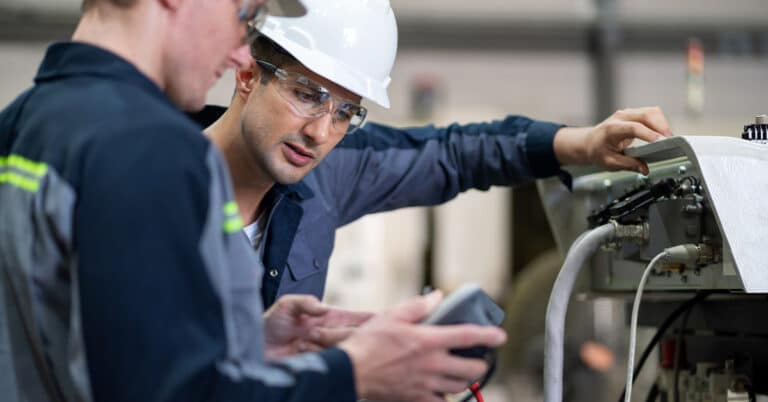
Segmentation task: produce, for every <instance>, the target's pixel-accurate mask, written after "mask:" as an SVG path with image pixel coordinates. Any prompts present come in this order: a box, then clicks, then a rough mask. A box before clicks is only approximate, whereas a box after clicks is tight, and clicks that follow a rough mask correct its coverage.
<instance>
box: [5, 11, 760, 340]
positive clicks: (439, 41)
mask: <svg viewBox="0 0 768 402" xmlns="http://www.w3.org/2000/svg"><path fill="white" fill-rule="evenodd" d="M392 5H393V8H394V9H395V13H396V15H397V18H398V24H399V27H400V49H399V54H398V58H397V62H396V65H395V69H394V72H393V75H392V78H393V81H392V86H391V99H392V108H391V109H390V110H384V109H381V108H378V107H375V106H372V107H371V109H372V111H371V120H374V121H378V122H384V123H389V124H393V125H420V124H426V123H434V124H437V125H445V124H449V123H452V122H471V121H481V120H489V119H494V118H501V117H503V116H505V115H507V114H523V115H526V116H530V117H534V118H538V119H545V120H552V121H557V122H561V123H565V124H569V125H587V124H594V123H596V122H599V121H600V120H602V119H603V118H605V117H607V116H608V115H609V114H610V113H612V112H613V111H615V110H616V109H619V108H625V107H632V106H647V105H659V106H661V107H662V108H663V110H664V111H665V113H666V114H667V117H668V118H669V120H670V122H671V124H672V128H673V131H674V132H675V133H676V134H678V135H681V134H685V135H733V136H738V135H739V134H740V132H741V128H742V126H743V125H744V124H747V123H749V122H750V121H751V120H752V119H753V117H754V116H755V115H757V114H762V113H767V112H768V91H766V89H765V88H764V87H765V85H766V83H768V25H766V23H765V22H766V21H768V7H766V6H768V4H766V2H765V0H732V1H722V0H677V1H673V2H672V1H666V0H646V1H633V0H475V1H465V0H420V1H414V0H392ZM78 9H79V1H78V0H0V105H5V104H7V103H9V102H10V101H11V100H12V99H13V98H14V97H15V96H16V95H17V94H18V93H19V92H20V91H22V90H23V89H24V88H26V87H28V86H29V85H30V84H31V81H32V78H33V76H34V73H35V69H36V67H37V65H38V63H39V62H40V60H41V58H42V55H43V52H44V50H45V47H46V44H47V43H48V42H50V41H54V40H63V39H66V38H68V36H69V35H70V33H71V32H72V29H73V27H74V24H75V23H76V19H77V14H78ZM371 46H376V44H375V43H372V44H371ZM702 55H703V59H702V57H701V56H702ZM232 86H233V76H232V74H231V73H230V74H228V75H226V76H225V77H224V78H223V79H222V80H221V81H220V82H219V83H218V84H217V86H216V87H215V88H213V90H212V91H211V93H210V96H209V102H210V103H216V104H226V103H227V102H228V100H229V97H230V95H231V91H232ZM553 246H554V243H552V240H551V236H550V235H549V230H548V228H547V226H546V222H545V221H544V218H543V214H542V212H541V207H540V205H539V202H538V195H537V194H536V191H535V189H533V187H531V186H523V187H521V188H518V189H515V190H509V189H493V190H491V191H488V192H484V193H481V192H471V193H470V194H467V195H465V196H462V197H459V198H458V199H457V200H455V201H452V202H451V203H448V204H446V205H443V206H440V207H437V208H432V209H426V208H412V209H408V210H403V211H398V212H392V213H385V214H379V215H374V216H368V217H365V218H364V219H361V220H360V221H358V222H356V223H354V224H351V225H349V226H348V227H346V228H344V229H342V230H341V231H340V232H339V235H338V238H337V245H336V251H335V252H334V255H333V258H332V261H331V266H330V276H329V281H328V288H327V291H326V293H327V299H328V300H329V301H330V302H332V303H335V304H340V305H346V306H353V307H356V308H368V309H381V308H383V307H385V306H388V305H391V304H392V303H395V302H397V301H398V300H402V299H403V298H405V297H408V296H409V295H413V294H416V293H417V292H419V290H420V289H421V287H422V286H423V285H425V284H429V285H432V286H437V287H441V288H445V289H447V290H450V289H452V288H455V287H456V286H458V285H459V284H461V283H462V282H464V281H474V282H479V283H481V284H482V286H483V287H484V288H485V289H486V290H488V291H489V292H491V293H492V294H493V295H494V296H495V297H497V298H498V299H499V300H501V301H505V300H514V297H515V295H514V294H513V293H514V290H513V289H515V287H514V286H513V284H514V282H515V281H514V278H515V277H516V275H518V274H520V276H519V278H520V280H525V278H526V276H525V275H524V273H525V272H526V267H527V266H536V264H539V265H541V264H542V263H543V262H542V261H550V260H552V258H554V261H556V260H557V256H554V257H552V256H551V255H549V256H547V252H549V253H550V254H551V249H552V248H553ZM542 256H544V257H545V258H543V259H542ZM537 258H539V259H538V260H536V259H537ZM547 258H548V259H547ZM555 263H556V262H555ZM551 264H552V263H550V265H551ZM529 271H530V270H529ZM518 285H519V284H518ZM539 293H540V294H541V295H546V293H545V292H539ZM545 302H546V297H544V296H542V297H540V298H539V299H537V300H526V301H524V302H523V303H534V304H536V306H538V307H541V305H542V304H543V303H545ZM509 303H512V301H509ZM517 303H521V302H520V301H519V300H518V301H517ZM583 310H584V311H583V314H584V315H585V316H586V317H589V319H588V320H587V321H586V322H587V325H586V329H582V332H585V333H589V336H591V337H592V338H595V339H598V340H600V341H601V342H604V343H606V344H608V345H609V346H612V347H619V346H620V345H621V339H619V338H620V337H619V338H617V337H616V336H614V335H611V333H612V331H613V332H615V329H616V328H622V327H623V321H622V320H623V319H622V317H623V311H622V309H621V306H618V307H617V306H615V305H614V306H611V304H610V303H604V302H603V303H596V304H595V303H591V304H588V305H586V307H585V309H583ZM585 336H586V335H585Z"/></svg>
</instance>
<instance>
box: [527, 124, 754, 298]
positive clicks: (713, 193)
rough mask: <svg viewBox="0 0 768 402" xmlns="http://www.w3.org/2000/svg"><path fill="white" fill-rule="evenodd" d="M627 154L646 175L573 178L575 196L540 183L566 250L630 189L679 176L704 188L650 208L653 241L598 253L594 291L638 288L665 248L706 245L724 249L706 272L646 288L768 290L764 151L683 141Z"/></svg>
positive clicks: (707, 140) (722, 141) (669, 274)
mask: <svg viewBox="0 0 768 402" xmlns="http://www.w3.org/2000/svg"><path fill="white" fill-rule="evenodd" d="M626 153H627V154H628V155H631V156H635V157H638V158H641V159H643V160H645V161H646V162H648V163H649V167H650V174H649V176H648V177H646V176H642V175H639V174H637V173H630V172H599V173H587V174H582V175H575V177H574V186H573V191H572V192H569V191H568V190H567V189H566V188H565V187H564V186H563V185H562V184H561V183H560V182H559V181H558V180H557V179H550V180H544V181H541V182H540V183H539V191H540V193H541V196H542V200H543V201H544V207H545V210H546V212H547V216H548V219H549V221H550V225H551V226H552V231H553V233H554V235H555V239H556V241H557V243H558V247H559V248H560V250H561V251H563V252H564V251H565V250H567V248H568V247H569V246H570V244H571V243H572V242H573V240H574V239H575V238H576V237H577V236H578V235H579V234H580V233H581V232H583V231H585V230H586V229H587V228H588V222H587V220H586V219H585V217H586V216H588V215H590V214H591V213H593V212H594V211H595V210H599V209H601V208H603V207H604V206H605V205H608V204H609V203H611V202H612V201H613V200H615V199H617V198H618V197H621V196H622V195H623V194H626V193H627V192H628V191H631V190H632V189H636V188H643V186H648V185H649V184H652V183H656V182H659V181H660V180H663V179H666V178H678V179H679V178H682V177H692V178H694V179H693V180H696V182H697V183H700V186H699V187H700V189H699V190H698V194H697V195H696V196H695V197H694V198H687V197H675V196H672V197H669V198H668V199H664V200H663V201H660V202H657V203H654V204H652V205H651V206H649V207H648V208H647V210H646V211H645V212H644V213H643V216H641V218H642V219H643V220H644V221H646V222H648V224H649V229H650V236H649V242H648V243H646V244H644V245H637V246H632V245H622V246H621V247H618V248H615V249H606V250H605V251H603V252H601V253H598V254H597V255H596V256H595V257H594V258H593V260H592V267H591V270H590V271H591V275H592V278H591V286H592V289H593V290H595V291H623V290H631V289H634V288H635V286H636V284H637V282H638V279H639V276H640V273H641V271H642V268H643V266H644V265H645V263H647V262H648V261H649V260H650V258H651V257H652V256H653V254H655V253H656V252H658V251H660V250H661V249H663V248H664V247H669V246H672V245H675V244H680V243H695V242H700V241H702V239H704V240H705V241H709V242H711V243H713V244H717V245H721V246H722V248H721V249H720V250H718V252H719V253H720V254H721V257H720V262H719V263H717V264H710V265H709V266H707V267H705V269H701V270H698V269H693V270H687V271H680V272H674V271H669V270H668V271H666V272H664V273H663V275H656V276H654V277H651V278H650V279H649V282H648V288H649V289H650V290H695V289H725V290H732V291H744V292H746V293H765V292H768V246H766V245H765V244H764V242H765V239H768V225H766V222H768V148H767V146H766V145H763V144H755V143H750V142H748V141H744V140H740V139H736V138H732V137H688V136H678V137H672V138H668V139H665V140H662V141H658V142H655V143H651V144H646V145H642V146H639V147H635V148H630V149H628V150H627V152H626ZM696 197H697V198H696ZM697 199H698V200H697Z"/></svg>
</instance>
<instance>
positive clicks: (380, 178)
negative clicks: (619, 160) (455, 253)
mask: <svg viewBox="0 0 768 402" xmlns="http://www.w3.org/2000/svg"><path fill="white" fill-rule="evenodd" d="M561 127H562V126H561V125H558V124H554V123H548V122H542V121H535V120H531V119H528V118H525V117H521V116H508V117H507V118H505V119H503V120H497V121H492V122H487V123H474V124H467V125H459V124H453V125H450V126H447V127H441V128H436V127H434V126H425V127H418V128H404V129H397V128H393V127H388V126H384V125H380V124H375V123H369V124H367V125H366V126H365V127H364V128H363V129H361V130H358V131H357V132H356V133H354V134H352V135H349V136H347V137H346V138H344V140H343V141H342V142H341V143H339V145H338V146H337V147H336V148H335V149H334V150H333V151H332V152H331V153H330V154H329V155H328V157H327V158H326V160H325V161H324V162H323V163H322V164H321V165H320V166H318V168H317V177H318V180H319V181H320V187H321V188H322V189H323V190H322V191H329V192H331V194H330V195H329V197H328V198H330V199H335V200H337V202H338V204H337V205H336V208H338V211H339V223H340V225H343V224H346V223H349V222H351V221H353V220H355V219H357V218H359V217H361V216H362V215H365V214H368V213H373V212H379V211H388V210H392V209H396V208H402V207H408V206H422V205H436V204H440V203H443V202H445V201H448V200H450V199H452V198H453V197H455V196H456V195H457V194H458V193H460V192H462V191H466V190H469V189H473V188H474V189H480V190H487V189H488V188H490V187H491V186H496V185H503V186H514V185H518V184H522V183H526V182H529V181H531V180H534V179H536V178H543V177H548V176H553V175H558V174H563V172H562V171H561V169H560V164H559V163H558V161H557V159H556V158H555V153H554V149H553V146H552V143H553V140H554V137H555V133H556V132H557V130H558V129H560V128H561Z"/></svg>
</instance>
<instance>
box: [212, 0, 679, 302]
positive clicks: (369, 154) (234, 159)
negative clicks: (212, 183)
mask: <svg viewBox="0 0 768 402" xmlns="http://www.w3.org/2000/svg"><path fill="white" fill-rule="evenodd" d="M305 4H307V5H308V6H310V7H309V8H310V11H309V12H308V13H307V15H305V16H303V17H301V18H279V17H269V18H267V19H266V21H265V23H264V25H263V26H262V28H260V29H259V33H260V34H261V36H260V37H259V38H258V39H257V40H256V41H255V42H254V45H253V46H252V49H251V53H252V56H253V57H254V59H255V60H254V61H253V64H252V65H251V66H250V67H249V68H247V69H240V70H238V72H237V87H236V91H235V96H234V98H233V100H232V102H231V104H230V106H229V109H228V110H227V111H226V113H223V110H224V109H222V108H216V107H209V108H207V109H206V110H205V112H204V113H202V114H200V115H198V118H199V121H200V122H201V124H203V125H210V124H212V125H210V127H209V128H208V129H207V130H206V132H207V133H208V134H209V136H210V137H211V139H212V140H213V142H214V143H215V144H216V145H217V146H219V148H220V149H221V150H222V152H223V153H224V156H225V158H226V159H227V162H228V164H229V168H230V171H231V174H232V176H233V183H234V186H235V198H236V200H237V202H238V204H239V205H240V212H241V216H242V218H243V220H244V222H245V224H246V228H245V231H246V234H247V235H248V236H249V238H250V240H251V242H252V244H253V245H254V247H256V249H258V250H259V252H260V253H261V255H262V260H263V262H264V267H265V273H266V276H265V277H264V280H263V284H262V297H263V300H264V304H265V305H267V306H269V305H270V304H272V303H273V302H274V301H275V300H276V298H277V297H279V296H281V295H284V294H291V293H303V294H312V295H315V296H317V297H322V295H323V289H324V287H325V279H326V274H327V269H326V268H327V266H328V259H329V257H330V254H331V251H332V249H333V244H334V237H335V231H336V229H337V228H338V227H341V226H343V225H345V224H347V223H350V222H352V221H354V220H356V219H358V218H360V217H362V216H364V215H366V214H370V213H375V212H380V211H388V210H393V209H397V208H403V207H409V206H421V205H435V204H439V203H443V202H446V201H448V200H450V199H452V198H453V197H455V196H456V195H458V194H459V193H460V192H463V191H466V190H469V189H472V188H476V189H483V190H485V189H488V188H489V187H490V186H494V185H503V186H513V185H517V184H521V183H526V182H530V181H532V180H534V179H536V178H542V177H547V176H553V175H562V176H566V173H565V172H563V171H562V170H561V169H560V167H561V164H589V163H596V164H600V165H602V166H603V167H606V168H609V169H631V170H638V171H642V172H647V166H646V165H645V164H644V163H643V162H642V161H640V160H637V159H634V158H630V157H627V156H625V155H623V154H622V150H623V149H624V148H625V147H626V146H627V145H628V143H629V142H631V140H632V139H634V138H640V139H643V140H646V141H654V140H656V139H659V138H662V137H664V136H668V135H670V131H669V126H668V124H667V121H666V119H665V117H664V115H663V114H662V113H661V111H660V110H658V109H657V108H641V109H628V110H624V111H620V112H617V113H616V114H614V115H613V116H611V117H609V118H608V119H606V120H605V121H604V122H602V123H601V124H599V125H597V126H595V127H582V128H568V127H563V126H562V125H559V124H554V123H548V122H543V121H535V120H531V119H528V118H525V117H522V116H507V117H505V118H503V119H501V120H498V121H493V122H488V123H475V124H468V125H458V124H454V125H451V126H449V127H443V128H435V127H433V126H425V127H418V128H405V129H397V128H392V127H387V126H385V125H380V124H375V123H369V124H367V125H365V126H364V127H361V125H362V123H363V121H364V120H365V115H366V110H365V108H364V106H362V105H361V103H360V102H361V99H367V100H368V101H371V102H374V103H377V104H379V105H381V106H383V107H388V106H389V98H388V96H387V87H388V85H389V82H390V77H389V74H390V70H391V69H392V65H393V63H394V60H395V54H396V50H397V27H396V23H395V18H394V14H393V12H392V9H391V8H390V6H389V2H388V1H386V0H371V1H353V0H346V1H343V0H327V1H322V0H312V1H310V0H306V1H305ZM222 113H223V115H222ZM217 118H218V120H217V121H215V120H216V119H217ZM214 121H215V123H214Z"/></svg>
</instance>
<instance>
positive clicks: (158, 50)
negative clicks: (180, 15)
mask: <svg viewBox="0 0 768 402" xmlns="http://www.w3.org/2000/svg"><path fill="white" fill-rule="evenodd" d="M105 3H106V2H105ZM149 3H152V2H138V3H137V4H136V5H134V6H132V8H130V9H128V10H124V9H119V8H116V7H115V6H110V5H107V4H99V5H97V6H94V7H93V8H92V9H90V10H88V11H86V12H85V13H84V14H83V16H82V17H81V18H80V22H79V23H78V25H77V28H76V29H75V32H74V34H73V35H72V40H73V41H77V42H83V43H87V44H90V45H94V46H98V47H100V48H102V49H106V50H108V51H110V52H112V53H114V54H116V55H118V56H120V57H122V58H124V59H126V60H127V61H129V62H130V63H132V64H133V65H134V66H135V67H136V68H137V69H138V70H139V71H141V72H142V73H143V74H144V75H146V76H147V77H148V78H149V79H150V80H152V81H153V82H154V83H155V84H156V85H157V86H158V87H160V89H161V90H164V89H165V82H164V79H163V74H162V71H163V67H162V63H163V49H162V43H163V40H162V37H163V36H164V34H165V33H164V32H163V29H164V28H163V26H164V23H165V22H164V21H163V19H164V17H163V15H162V14H159V13H156V12H152V10H149V9H148V8H147V7H151V5H149Z"/></svg>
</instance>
